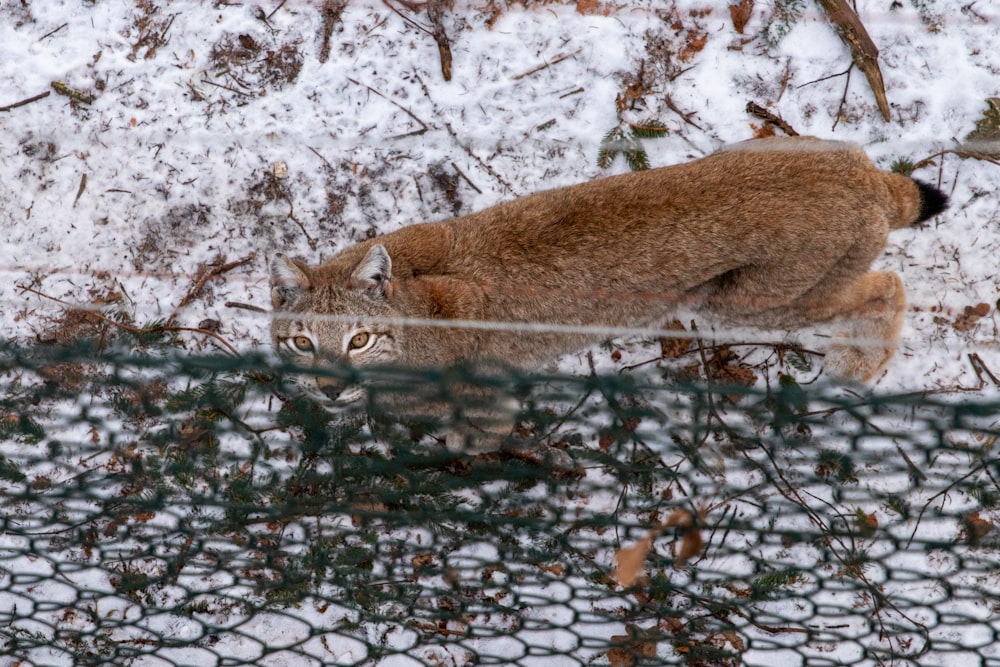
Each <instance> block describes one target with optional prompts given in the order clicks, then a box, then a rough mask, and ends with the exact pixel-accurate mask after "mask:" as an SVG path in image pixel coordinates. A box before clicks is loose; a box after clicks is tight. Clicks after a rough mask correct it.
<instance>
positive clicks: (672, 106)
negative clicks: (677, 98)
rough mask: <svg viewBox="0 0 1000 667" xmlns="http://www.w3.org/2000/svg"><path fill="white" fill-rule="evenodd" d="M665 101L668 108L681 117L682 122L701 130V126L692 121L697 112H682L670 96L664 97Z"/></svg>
mask: <svg viewBox="0 0 1000 667" xmlns="http://www.w3.org/2000/svg"><path fill="white" fill-rule="evenodd" d="M663 101H664V102H665V103H666V105H667V108H668V109H670V110H671V111H673V112H674V113H675V114H677V115H678V116H680V117H681V120H683V121H684V122H685V123H687V124H688V125H690V126H691V127H693V128H695V129H697V130H700V129H701V126H700V125H698V123H696V122H694V121H693V120H691V116H693V115H695V113H697V112H695V111H689V112H688V113H684V112H683V111H681V110H680V108H679V107H678V106H677V105H676V104H674V100H673V98H671V97H670V95H669V94H668V95H665V96H664V97H663Z"/></svg>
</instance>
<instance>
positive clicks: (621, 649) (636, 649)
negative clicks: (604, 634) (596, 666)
mask: <svg viewBox="0 0 1000 667" xmlns="http://www.w3.org/2000/svg"><path fill="white" fill-rule="evenodd" d="M625 631H626V632H628V634H627V635H613V636H612V637H611V643H612V644H614V648H612V649H610V650H608V653H607V656H608V662H609V663H611V665H612V667H631V666H632V665H634V664H635V663H636V658H640V657H644V658H652V657H655V656H656V640H657V639H659V633H658V632H656V631H655V630H654V631H652V632H651V631H649V630H643V629H642V628H639V627H636V626H634V625H631V624H629V625H626V626H625Z"/></svg>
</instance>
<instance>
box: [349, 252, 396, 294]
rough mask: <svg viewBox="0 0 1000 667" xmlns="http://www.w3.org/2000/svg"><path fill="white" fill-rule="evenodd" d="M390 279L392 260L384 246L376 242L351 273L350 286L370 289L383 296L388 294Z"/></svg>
mask: <svg viewBox="0 0 1000 667" xmlns="http://www.w3.org/2000/svg"><path fill="white" fill-rule="evenodd" d="M391 279H392V260H391V259H390V258H389V253H388V252H387V251H386V249H385V246H383V245H380V244H376V245H373V246H372V247H371V249H370V250H369V251H368V254H367V255H365V258H364V259H363V260H361V263H360V264H358V267H357V268H356V269H354V273H352V274H351V286H352V287H360V288H362V289H366V290H371V291H373V292H375V293H377V294H378V295H379V296H381V297H383V298H384V297H387V296H388V295H389V290H390V285H389V281H390V280H391Z"/></svg>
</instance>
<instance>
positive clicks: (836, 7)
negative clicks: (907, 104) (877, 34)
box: [816, 0, 891, 122]
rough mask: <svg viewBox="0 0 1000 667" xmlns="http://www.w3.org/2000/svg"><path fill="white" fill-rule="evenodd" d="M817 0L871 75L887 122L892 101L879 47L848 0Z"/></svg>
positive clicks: (857, 63)
mask: <svg viewBox="0 0 1000 667" xmlns="http://www.w3.org/2000/svg"><path fill="white" fill-rule="evenodd" d="M816 1H817V2H818V3H819V5H820V6H821V7H822V8H823V9H825V10H826V13H827V14H829V15H830V21H831V22H832V23H833V24H834V25H836V26H837V31H838V32H839V33H840V37H841V39H843V40H844V42H845V43H846V44H847V46H848V47H850V49H851V58H852V59H853V60H854V64H856V65H857V66H858V67H859V68H860V69H861V71H862V72H864V73H865V76H866V77H867V78H868V85H870V86H871V89H872V92H873V93H874V94H875V103H876V104H878V109H879V111H881V112H882V118H883V119H885V121H886V122H888V121H889V120H890V118H891V116H890V114H889V100H888V99H886V96H885V83H884V82H883V80H882V70H881V69H879V66H878V47H876V46H875V42H873V41H872V38H871V37H869V36H868V31H867V30H865V26H864V24H863V23H861V19H860V18H858V15H857V14H856V13H854V10H853V9H851V7H850V6H849V5H848V4H847V0H816Z"/></svg>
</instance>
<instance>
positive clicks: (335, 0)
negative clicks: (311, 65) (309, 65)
mask: <svg viewBox="0 0 1000 667" xmlns="http://www.w3.org/2000/svg"><path fill="white" fill-rule="evenodd" d="M346 7H347V0H324V2H323V6H322V7H320V10H319V13H320V16H321V17H322V19H323V23H322V25H321V26H320V32H319V61H320V62H321V63H325V62H326V61H327V59H329V57H330V37H332V36H333V28H334V26H335V25H337V23H339V22H340V17H341V15H342V14H343V13H344V9H345V8H346Z"/></svg>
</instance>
